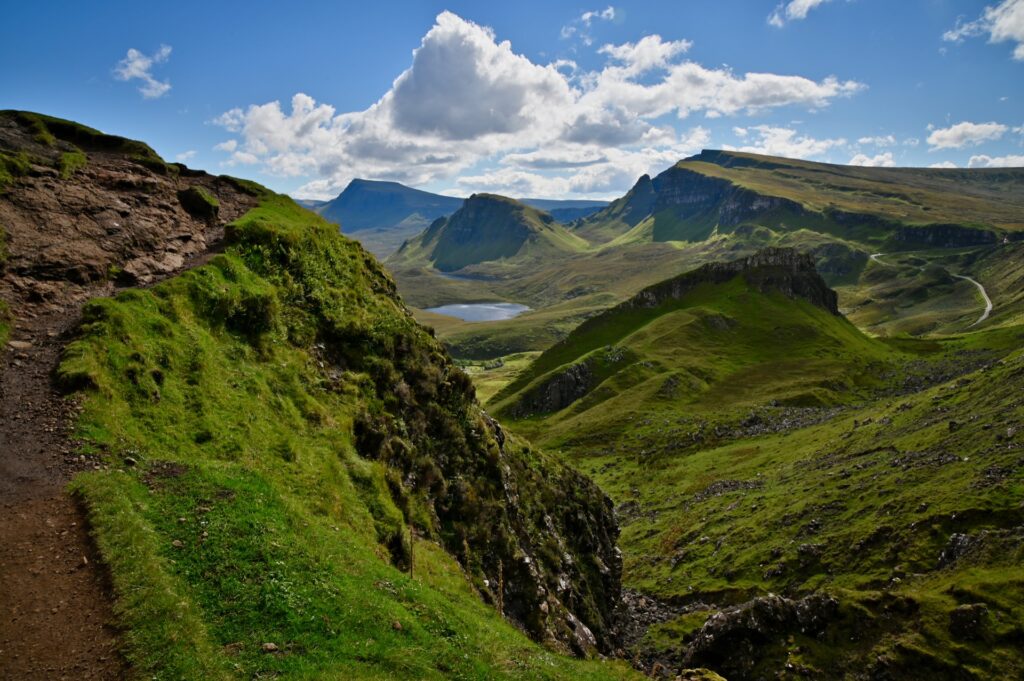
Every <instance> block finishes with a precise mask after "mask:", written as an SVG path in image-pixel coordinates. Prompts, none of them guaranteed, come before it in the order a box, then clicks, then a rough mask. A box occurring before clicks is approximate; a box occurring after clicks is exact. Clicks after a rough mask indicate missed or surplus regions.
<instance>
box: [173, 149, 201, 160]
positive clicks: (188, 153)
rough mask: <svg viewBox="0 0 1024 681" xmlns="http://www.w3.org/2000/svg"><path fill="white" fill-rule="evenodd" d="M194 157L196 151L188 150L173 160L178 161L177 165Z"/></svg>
mask: <svg viewBox="0 0 1024 681" xmlns="http://www.w3.org/2000/svg"><path fill="white" fill-rule="evenodd" d="M195 155H196V150H195V149H189V150H188V151H183V152H181V153H180V154H178V155H177V156H175V157H174V160H175V161H178V162H179V163H184V162H185V161H188V160H189V159H191V158H193V157H195Z"/></svg>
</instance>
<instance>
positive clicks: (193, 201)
mask: <svg viewBox="0 0 1024 681" xmlns="http://www.w3.org/2000/svg"><path fill="white" fill-rule="evenodd" d="M178 200H179V201H180V202H181V205H182V206H183V207H184V208H185V210H187V211H188V212H189V213H191V214H192V215H195V216H197V217H201V218H207V219H209V218H214V217H216V216H217V212H218V211H219V210H220V202H219V201H217V197H216V196H214V195H213V194H211V193H210V192H208V191H207V190H206V189H203V188H202V187H200V186H197V185H195V186H192V187H189V188H188V189H182V190H181V191H179V192H178Z"/></svg>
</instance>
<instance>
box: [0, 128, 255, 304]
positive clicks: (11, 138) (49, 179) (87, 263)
mask: <svg viewBox="0 0 1024 681" xmlns="http://www.w3.org/2000/svg"><path fill="white" fill-rule="evenodd" d="M0 155H2V156H3V158H4V159H6V161H7V163H8V166H9V167H11V166H13V167H14V168H15V172H14V173H11V174H10V176H9V179H8V180H7V181H6V182H4V183H3V186H2V187H0V192H2V193H0V226H2V227H3V229H4V231H6V233H7V249H8V251H9V259H8V262H7V268H6V276H5V277H4V279H3V289H4V290H5V291H6V294H7V296H8V297H9V298H11V299H12V302H14V303H17V301H19V300H21V301H28V302H34V303H40V302H52V303H58V304H59V303H62V302H66V301H71V300H78V301H80V300H82V299H83V298H85V297H88V296H89V295H95V294H96V293H98V292H103V291H108V290H111V289H112V285H113V284H114V283H115V282H116V283H120V284H146V283H149V282H152V281H153V280H154V279H157V278H159V277H162V276H166V275H167V274H169V273H171V272H173V271H175V270H178V269H180V268H181V267H182V266H183V265H184V264H185V263H186V261H187V260H189V259H190V258H193V257H195V256H197V255H199V254H202V253H204V252H206V251H207V250H208V249H210V248H211V247H213V246H214V245H215V244H217V243H218V242H219V241H220V239H221V238H222V237H223V233H224V225H225V224H226V223H228V222H230V221H231V220H234V219H236V218H238V217H239V216H241V215H242V214H243V213H244V212H245V211H247V210H249V209H250V208H252V207H253V206H255V205H256V197H255V195H254V192H253V191H252V190H251V189H250V188H248V187H247V186H246V185H245V184H244V183H241V182H239V181H238V180H234V179H232V178H227V177H214V176H211V175H207V174H206V173H203V172H197V171H193V170H189V169H188V168H186V167H185V166H182V165H178V164H167V163H164V162H163V160H161V159H160V158H159V156H157V155H156V153H155V152H153V151H152V149H150V148H149V147H147V146H146V145H144V144H142V143H141V142H135V141H133V140H127V139H124V138H120V137H115V136H112V135H104V134H102V133H100V132H98V131H95V130H92V129H90V128H86V127H85V126H80V125H77V124H74V123H70V122H67V121H60V120H57V119H50V118H48V117H45V116H40V115H38V114H29V113H24V112H15V111H4V112H0ZM12 159H14V160H15V161H12ZM16 161H20V162H16Z"/></svg>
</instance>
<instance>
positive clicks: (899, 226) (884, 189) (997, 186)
mask: <svg viewBox="0 0 1024 681" xmlns="http://www.w3.org/2000/svg"><path fill="white" fill-rule="evenodd" d="M1022 210H1024V168H1010V169H981V170H946V169H922V168H861V167H854V166H839V165H832V164H826V163H814V162H810V161H797V160H791V159H781V158H775V157H770V156H759V155H756V154H746V153H739V152H726V151H707V150H706V151H703V152H702V153H700V154H698V155H697V156H692V157H690V158H688V159H685V160H683V161H680V162H679V163H677V164H675V165H674V166H673V167H671V168H669V169H668V170H666V171H664V172H663V173H661V174H659V175H658V176H656V177H655V178H653V179H652V178H650V177H648V176H646V175H645V176H643V177H641V178H640V180H639V181H638V182H637V183H636V185H635V186H634V187H633V188H632V189H631V190H630V191H629V192H628V193H627V194H626V195H625V196H623V197H622V198H621V199H618V200H616V201H614V202H612V204H610V205H609V206H608V207H607V208H605V209H604V210H602V211H599V212H597V213H595V214H593V215H591V216H590V217H588V218H586V219H585V220H584V222H583V224H581V225H579V227H578V230H577V231H578V233H579V234H580V235H581V236H583V237H584V238H586V239H588V240H591V241H599V242H608V241H612V240H614V239H620V240H652V241H699V240H703V239H706V238H708V237H709V236H711V234H712V233H727V232H731V231H732V230H734V229H735V228H737V227H739V226H741V225H745V224H757V225H759V226H763V227H768V228H770V229H781V230H790V231H792V230H795V229H811V230H814V231H817V232H823V233H829V234H833V235H835V236H838V237H841V238H845V239H850V240H854V241H859V242H873V243H877V244H878V245H879V246H883V245H884V246H886V247H889V248H892V249H895V248H898V247H902V248H904V249H906V248H908V247H912V246H932V247H936V246H937V247H960V246H974V245H983V244H993V243H997V242H998V241H1000V240H1002V238H1003V237H1004V236H1010V237H1011V238H1016V237H1017V235H1018V234H1019V233H1021V232H1022V231H1024V221H1022V219H1021V215H1022V214H1024V213H1022Z"/></svg>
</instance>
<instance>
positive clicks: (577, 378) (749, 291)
mask: <svg viewBox="0 0 1024 681" xmlns="http://www.w3.org/2000/svg"><path fill="white" fill-rule="evenodd" d="M680 348H685V351H684V352H680ZM891 354H892V351H891V349H890V348H889V347H888V346H886V345H883V344H882V343H880V342H878V341H874V340H871V339H869V338H866V337H865V336H863V335H862V334H861V333H860V332H859V331H857V329H856V328H855V327H853V326H852V325H851V324H850V323H849V322H847V321H846V320H845V319H843V318H841V317H839V316H838V314H837V309H836V297H835V294H834V293H833V292H832V291H831V290H830V289H828V287H827V286H826V285H825V282H824V281H823V280H822V279H821V278H820V276H818V274H817V273H816V272H815V270H814V264H813V261H812V260H811V259H810V258H809V257H808V256H806V255H800V254H797V253H796V252H795V251H792V250H787V249H777V248H768V249H764V250H762V251H760V252H758V253H757V254H755V255H753V256H750V257H748V258H745V259H741V260H737V261H733V262H731V263H715V264H710V265H705V266H703V267H701V268H698V269H696V270H693V271H691V272H687V273H685V274H683V275H680V276H678V277H675V278H673V279H669V280H667V281H665V282H662V283H660V284H656V285H654V286H651V287H649V288H647V289H644V290H643V291H641V292H640V293H638V294H637V295H636V296H635V297H633V298H631V299H630V300H628V301H626V302H624V303H622V304H620V305H618V306H616V307H614V308H612V309H611V310H608V311H606V312H604V313H602V314H600V315H598V316H596V317H594V318H592V319H589V320H587V321H586V322H584V323H583V324H581V325H580V326H579V327H578V328H576V329H575V330H573V331H572V332H571V333H570V334H569V335H568V336H567V337H566V338H565V339H564V340H562V341H560V342H559V343H557V344H556V345H554V346H553V347H551V348H550V349H549V350H547V351H546V352H544V353H543V354H541V355H540V357H538V358H537V360H536V361H534V362H533V364H532V365H531V366H530V367H529V369H527V370H526V371H525V372H524V373H523V374H521V375H520V376H519V377H518V378H517V379H516V380H515V381H514V382H512V383H511V384H509V385H508V386H507V387H506V388H505V389H504V390H502V391H501V392H500V393H499V394H498V395H497V396H496V397H495V398H494V399H493V400H492V406H493V407H494V408H495V409H497V413H498V414H509V415H512V416H516V417H523V416H529V415H541V416H544V417H547V416H548V415H550V414H552V413H554V412H557V411H560V410H562V409H564V408H566V407H569V406H570V405H572V407H571V408H570V409H569V410H568V411H567V412H563V413H561V414H559V415H558V417H556V418H552V419H550V421H549V425H550V427H551V428H556V429H565V430H567V431H571V430H572V429H573V428H575V427H576V426H577V425H578V424H577V423H576V421H579V420H583V421H585V420H586V419H587V418H589V416H587V415H586V412H587V411H588V410H590V409H599V410H601V411H605V412H607V413H609V414H618V415H619V416H620V417H621V416H622V415H624V414H625V413H627V412H630V411H633V410H635V409H637V408H640V409H642V408H644V407H643V405H644V404H646V402H647V401H648V400H652V399H653V400H654V401H655V402H659V401H664V399H669V401H670V402H672V403H673V404H674V405H675V406H676V407H678V406H679V405H680V404H681V403H691V404H692V407H691V408H698V407H697V406H696V405H703V408H707V409H717V408H719V407H720V404H719V402H718V400H719V399H720V398H721V396H722V395H723V394H732V395H733V400H734V401H735V402H736V403H737V404H741V403H742V404H745V403H747V402H749V400H757V399H759V396H760V394H761V391H766V390H770V391H772V392H773V394H775V395H776V398H777V399H779V400H782V401H785V402H787V403H791V404H821V403H828V402H831V401H835V400H836V399H837V397H836V395H835V393H836V392H837V391H838V392H846V391H849V390H850V389H851V388H852V387H853V386H854V384H856V383H858V382H869V381H870V378H869V376H868V375H867V374H865V375H862V376H859V377H857V378H856V379H852V378H848V377H847V375H846V374H847V373H848V372H847V368H848V365H849V363H850V362H852V361H854V360H855V358H859V359H860V360H862V361H864V362H865V363H867V362H872V361H880V360H883V359H886V358H888V357H889V356H890V355H891ZM581 398H585V399H582V400H581ZM577 400H580V402H579V403H577ZM607 400H610V402H609V403H608V404H603V403H604V402H605V401H607ZM630 405H632V406H630Z"/></svg>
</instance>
